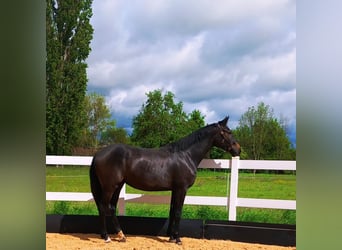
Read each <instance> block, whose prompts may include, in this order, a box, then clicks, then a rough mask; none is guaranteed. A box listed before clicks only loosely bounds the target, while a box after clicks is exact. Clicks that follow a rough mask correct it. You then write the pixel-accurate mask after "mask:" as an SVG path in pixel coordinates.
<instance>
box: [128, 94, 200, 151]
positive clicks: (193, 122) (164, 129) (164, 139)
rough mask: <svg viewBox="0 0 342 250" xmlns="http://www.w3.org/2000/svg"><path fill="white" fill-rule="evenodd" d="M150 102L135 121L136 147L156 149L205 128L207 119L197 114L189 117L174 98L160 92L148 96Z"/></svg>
mask: <svg viewBox="0 0 342 250" xmlns="http://www.w3.org/2000/svg"><path fill="white" fill-rule="evenodd" d="M146 95H147V97H148V99H147V101H146V103H144V104H143V105H142V107H141V110H140V112H139V114H138V115H137V116H135V117H134V118H133V133H132V136H131V140H132V142H133V143H134V144H135V145H138V146H141V147H147V148H155V147H160V146H162V145H165V144H167V143H170V142H173V141H176V140H178V139H180V138H181V137H183V136H185V135H188V134H190V133H191V132H192V131H194V130H196V129H198V128H200V127H203V126H204V116H203V115H201V113H200V111H198V110H194V111H192V112H191V113H190V114H189V115H187V114H186V113H185V112H184V111H183V103H182V102H178V103H175V102H174V97H175V96H174V94H173V93H172V92H170V91H168V92H167V93H166V94H165V95H163V94H162V92H161V90H155V91H152V92H149V93H147V94H146Z"/></svg>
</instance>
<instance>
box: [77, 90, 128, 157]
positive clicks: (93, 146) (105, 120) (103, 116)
mask: <svg viewBox="0 0 342 250" xmlns="http://www.w3.org/2000/svg"><path fill="white" fill-rule="evenodd" d="M84 108H85V110H86V116H87V122H86V127H85V128H84V130H83V132H82V137H81V139H80V141H79V144H78V147H77V150H76V151H80V150H81V151H86V152H88V153H92V152H94V151H96V150H97V149H98V148H99V147H102V146H106V145H109V144H113V143H129V138H128V135H127V132H126V130H125V129H123V128H117V127H116V121H115V120H114V119H112V118H111V113H110V110H109V108H108V106H107V105H106V103H105V98H104V96H102V95H100V94H97V93H95V92H92V93H89V94H87V95H86V97H85V101H84Z"/></svg>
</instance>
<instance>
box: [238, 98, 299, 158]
mask: <svg viewBox="0 0 342 250" xmlns="http://www.w3.org/2000/svg"><path fill="white" fill-rule="evenodd" d="M234 133H235V136H236V138H237V140H238V141H239V143H240V145H241V146H242V149H243V152H244V154H243V155H244V157H245V158H248V159H253V160H265V159H268V160H270V159H277V160H292V159H293V157H294V154H293V149H292V148H291V143H290V141H289V139H288V137H287V135H286V130H285V123H281V122H279V121H278V120H277V119H276V118H275V117H274V114H273V109H272V108H271V107H270V106H269V105H265V104H264V103H263V102H261V103H259V104H258V106H257V107H256V108H255V107H254V106H252V107H249V108H248V110H247V112H245V113H244V114H243V115H242V116H241V118H240V120H239V126H238V127H237V128H236V130H235V131H234Z"/></svg>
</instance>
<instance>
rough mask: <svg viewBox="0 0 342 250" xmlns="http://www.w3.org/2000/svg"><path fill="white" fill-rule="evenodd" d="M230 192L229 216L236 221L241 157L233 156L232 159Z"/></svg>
mask: <svg viewBox="0 0 342 250" xmlns="http://www.w3.org/2000/svg"><path fill="white" fill-rule="evenodd" d="M230 164H231V165H230V192H229V197H228V206H229V217H228V219H229V220H230V221H236V206H237V194H238V181H239V167H240V157H239V156H235V157H232V159H231V161H230Z"/></svg>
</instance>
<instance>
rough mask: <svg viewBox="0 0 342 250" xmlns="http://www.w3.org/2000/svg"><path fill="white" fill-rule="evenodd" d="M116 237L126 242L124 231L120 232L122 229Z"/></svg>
mask: <svg viewBox="0 0 342 250" xmlns="http://www.w3.org/2000/svg"><path fill="white" fill-rule="evenodd" d="M116 237H117V238H118V241H119V242H126V236H125V235H124V233H123V232H122V230H120V231H119V232H118V233H117V235H116Z"/></svg>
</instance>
